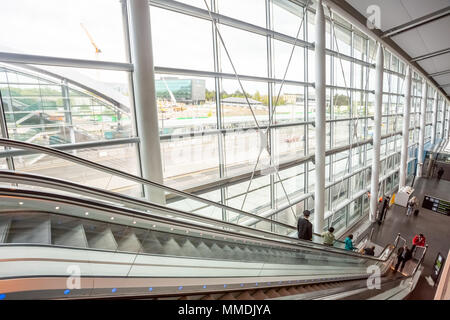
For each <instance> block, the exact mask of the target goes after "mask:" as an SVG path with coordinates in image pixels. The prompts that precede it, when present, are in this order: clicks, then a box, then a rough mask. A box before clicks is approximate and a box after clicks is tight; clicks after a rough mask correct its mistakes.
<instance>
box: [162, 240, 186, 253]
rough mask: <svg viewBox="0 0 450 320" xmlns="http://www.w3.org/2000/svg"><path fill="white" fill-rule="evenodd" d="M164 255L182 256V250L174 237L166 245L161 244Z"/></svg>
mask: <svg viewBox="0 0 450 320" xmlns="http://www.w3.org/2000/svg"><path fill="white" fill-rule="evenodd" d="M161 245H162V247H163V250H164V254H168V255H173V256H179V255H182V252H181V248H180V246H179V245H178V243H177V242H176V241H175V239H173V238H172V237H171V238H169V239H168V240H167V241H166V242H165V243H161Z"/></svg>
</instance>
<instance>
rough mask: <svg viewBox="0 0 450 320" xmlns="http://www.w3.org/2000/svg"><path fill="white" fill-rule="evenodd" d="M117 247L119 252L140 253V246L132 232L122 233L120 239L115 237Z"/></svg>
mask: <svg viewBox="0 0 450 320" xmlns="http://www.w3.org/2000/svg"><path fill="white" fill-rule="evenodd" d="M117 245H118V250H119V251H128V252H141V251H142V245H141V242H140V241H139V239H138V238H137V236H136V234H135V233H134V232H133V231H131V230H130V231H129V232H126V233H123V234H122V235H121V237H117Z"/></svg>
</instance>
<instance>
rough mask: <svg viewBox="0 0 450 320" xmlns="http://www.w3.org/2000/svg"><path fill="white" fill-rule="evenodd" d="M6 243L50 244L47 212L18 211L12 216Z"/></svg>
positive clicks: (49, 224)
mask: <svg viewBox="0 0 450 320" xmlns="http://www.w3.org/2000/svg"><path fill="white" fill-rule="evenodd" d="M6 242H7V243H44V244H51V223H50V218H49V215H48V214H37V213H34V212H26V213H18V214H15V215H14V216H13V217H12V220H11V224H10V226H9V229H8V234H7V236H6Z"/></svg>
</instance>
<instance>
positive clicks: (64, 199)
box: [0, 188, 398, 262]
mask: <svg viewBox="0 0 450 320" xmlns="http://www.w3.org/2000/svg"><path fill="white" fill-rule="evenodd" d="M0 196H7V197H16V198H18V199H20V198H22V199H25V198H28V199H33V200H38V201H53V202H57V203H67V204H71V205H76V206H80V207H83V208H86V207H87V208H90V209H95V210H99V211H102V212H109V213H114V214H115V215H122V216H129V217H135V218H139V219H145V220H148V221H152V222H159V223H166V224H167V223H169V224H172V225H178V226H179V227H182V228H186V229H187V228H193V229H201V230H205V231H209V232H212V233H220V234H223V235H226V236H227V235H228V236H236V237H245V238H247V239H251V240H253V241H256V242H261V241H263V242H270V243H276V245H282V246H290V247H291V246H293V247H295V248H299V247H301V248H306V249H308V250H312V251H322V252H327V253H332V254H338V255H345V256H351V257H354V258H360V259H366V260H374V261H379V262H385V261H387V259H389V257H390V256H391V254H392V252H393V251H394V250H392V251H391V252H390V254H389V256H388V257H386V259H380V258H376V257H372V256H366V255H361V254H359V253H356V252H350V251H347V250H343V249H340V248H333V247H328V246H324V245H321V244H317V243H310V242H306V241H303V242H302V241H300V240H297V239H295V238H291V237H285V238H286V239H283V240H282V239H273V237H277V238H278V237H282V236H279V235H277V234H273V233H269V232H267V231H263V230H258V229H253V228H250V227H244V226H239V225H235V224H232V223H228V222H222V224H224V225H228V228H230V229H236V228H239V229H241V230H243V231H248V232H249V233H250V234H243V233H240V232H236V231H231V230H223V229H219V228H215V227H210V226H199V225H197V224H193V223H190V222H184V221H183V222H180V221H179V220H176V219H172V218H168V217H161V216H156V215H154V214H151V213H143V212H141V211H137V210H133V209H130V208H124V207H117V206H113V205H110V204H105V203H98V202H96V201H92V200H85V199H80V198H75V197H71V196H65V195H61V194H54V193H47V192H41V191H35V190H24V189H11V188H0ZM151 206H152V207H151V208H152V210H155V211H161V212H165V213H169V214H170V213H172V214H173V213H181V214H184V212H183V211H180V210H177V209H172V208H167V207H165V206H161V205H157V204H151ZM67 214H68V215H70V213H67ZM205 218H206V217H205ZM206 219H209V218H206ZM256 234H260V235H261V236H262V237H259V236H257V235H256ZM265 236H266V237H267V236H268V237H269V238H266V237H265ZM286 241H288V242H286ZM397 243H398V236H397V239H396V241H395V247H396V245H397Z"/></svg>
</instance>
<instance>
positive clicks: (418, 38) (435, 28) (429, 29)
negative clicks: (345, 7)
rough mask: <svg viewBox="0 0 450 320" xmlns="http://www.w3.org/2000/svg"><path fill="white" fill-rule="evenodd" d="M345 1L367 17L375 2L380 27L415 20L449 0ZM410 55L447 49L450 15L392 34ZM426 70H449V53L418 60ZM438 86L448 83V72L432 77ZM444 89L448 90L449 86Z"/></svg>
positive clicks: (447, 4) (448, 44)
mask: <svg viewBox="0 0 450 320" xmlns="http://www.w3.org/2000/svg"><path fill="white" fill-rule="evenodd" d="M347 3H348V4H350V5H351V6H353V7H354V8H355V9H356V10H358V11H359V12H360V13H361V14H362V15H363V16H365V17H368V16H369V13H367V8H368V7H369V6H371V5H377V6H379V7H380V10H381V30H382V31H387V30H389V29H392V28H395V27H398V26H400V25H402V24H405V23H408V22H411V21H412V20H414V19H417V18H420V17H423V16H426V15H429V14H431V13H434V12H436V11H439V10H441V9H444V8H446V7H449V6H450V0H347ZM391 40H392V41H394V42H395V43H396V44H397V45H398V46H399V47H400V48H402V49H403V50H404V51H405V52H406V53H407V54H408V55H409V56H410V57H411V58H416V57H418V56H422V55H425V54H429V53H433V52H436V51H439V50H443V49H447V48H450V17H445V18H441V19H438V20H435V21H432V22H429V23H426V24H423V25H421V26H419V27H417V28H413V29H411V30H409V31H405V32H402V33H400V34H398V35H396V36H393V37H391ZM417 63H418V64H419V65H420V66H421V67H422V68H423V69H424V70H425V72H426V73H428V74H430V73H434V72H439V71H444V70H448V69H450V53H447V54H443V55H439V56H436V57H433V58H428V59H424V60H420V61H417ZM433 79H434V80H435V81H436V82H437V83H438V84H439V85H443V84H448V83H450V75H444V76H441V77H435V78H433ZM443 90H444V91H445V92H446V93H447V95H448V94H449V92H450V87H445V88H443Z"/></svg>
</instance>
